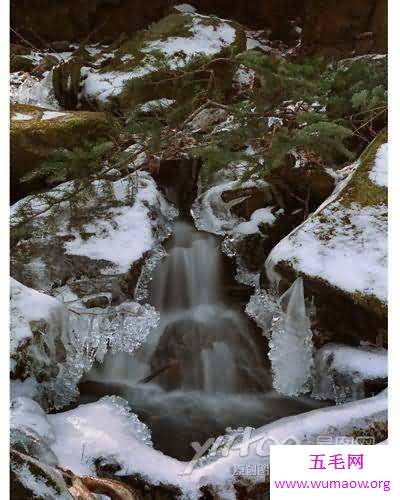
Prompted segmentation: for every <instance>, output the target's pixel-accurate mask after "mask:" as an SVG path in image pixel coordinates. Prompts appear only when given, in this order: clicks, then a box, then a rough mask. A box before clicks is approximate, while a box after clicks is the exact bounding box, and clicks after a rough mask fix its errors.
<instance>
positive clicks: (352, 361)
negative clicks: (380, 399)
mask: <svg viewBox="0 0 400 500" xmlns="http://www.w3.org/2000/svg"><path fill="white" fill-rule="evenodd" d="M314 363H315V364H314V383H313V397H314V398H317V399H330V400H333V401H335V402H336V403H337V404H341V403H345V402H348V401H355V400H358V399H363V398H365V397H370V396H374V395H376V394H378V393H379V392H381V391H382V390H383V389H385V387H387V377H388V366H387V350H386V349H381V348H373V347H367V346H362V347H351V346H347V345H343V344H326V345H324V346H323V347H321V349H318V351H317V352H316V353H315V355H314Z"/></svg>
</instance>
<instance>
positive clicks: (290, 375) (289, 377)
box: [269, 278, 313, 396]
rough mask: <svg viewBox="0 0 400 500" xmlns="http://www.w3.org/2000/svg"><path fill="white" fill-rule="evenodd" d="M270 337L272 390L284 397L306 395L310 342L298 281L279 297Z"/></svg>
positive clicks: (307, 390) (308, 384)
mask: <svg viewBox="0 0 400 500" xmlns="http://www.w3.org/2000/svg"><path fill="white" fill-rule="evenodd" d="M270 335H271V336H270V341H269V347H270V352H269V358H270V360H271V368H272V373H273V386H274V389H276V390H277V391H278V392H280V393H281V394H285V395H287V396H298V395H300V394H304V393H306V392H309V391H310V390H311V379H312V368H313V342H312V331H311V327H310V320H309V318H308V315H307V311H306V305H305V301H304V286H303V280H302V278H298V279H297V280H296V281H295V282H294V283H293V285H292V286H291V287H290V288H289V290H287V291H286V292H285V293H284V294H283V295H282V297H281V299H280V308H279V312H278V314H277V315H275V316H274V317H273V318H272V323H271V330H270Z"/></svg>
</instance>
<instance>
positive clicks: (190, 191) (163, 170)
mask: <svg viewBox="0 0 400 500" xmlns="http://www.w3.org/2000/svg"><path fill="white" fill-rule="evenodd" d="M199 170H200V162H199V161H198V160H194V159H186V158H181V159H179V158H176V159H170V160H161V161H160V163H159V167H158V168H157V169H155V170H154V169H153V171H152V172H151V174H152V177H153V179H154V180H155V181H156V183H157V185H158V186H159V187H160V188H161V189H162V190H163V192H164V193H165V196H166V198H167V199H168V200H169V201H170V202H172V203H174V204H175V205H176V206H177V207H179V208H181V209H183V210H184V211H186V212H189V210H190V207H191V205H192V203H193V201H194V199H195V197H196V195H197V179H198V175H199Z"/></svg>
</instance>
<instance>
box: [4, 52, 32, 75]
mask: <svg viewBox="0 0 400 500" xmlns="http://www.w3.org/2000/svg"><path fill="white" fill-rule="evenodd" d="M33 68H34V64H33V62H32V60H31V59H29V58H28V57H24V56H22V55H18V54H12V53H11V56H10V71H11V72H14V71H24V72H27V73H30V72H31V71H32V70H33Z"/></svg>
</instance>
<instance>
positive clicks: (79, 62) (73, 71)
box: [53, 53, 90, 110]
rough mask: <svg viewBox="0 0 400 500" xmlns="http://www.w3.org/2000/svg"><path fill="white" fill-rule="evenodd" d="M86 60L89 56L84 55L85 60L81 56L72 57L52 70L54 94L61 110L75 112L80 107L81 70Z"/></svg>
mask: <svg viewBox="0 0 400 500" xmlns="http://www.w3.org/2000/svg"><path fill="white" fill-rule="evenodd" d="M74 54H75V53H74ZM88 58H90V56H89V54H86V58H85V57H84V56H83V55H80V56H79V55H73V56H71V57H70V58H69V59H67V60H66V61H62V62H59V63H58V64H57V65H56V66H55V67H54V69H53V89H54V93H55V96H56V99H57V101H58V103H59V104H60V106H61V107H62V108H63V109H66V110H75V109H78V108H79V106H80V105H81V102H80V96H81V88H82V76H81V69H82V66H83V65H84V64H85V60H87V59H88ZM86 64H88V63H86Z"/></svg>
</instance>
